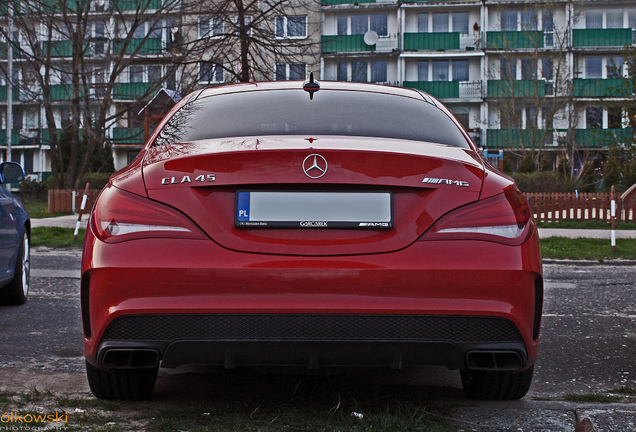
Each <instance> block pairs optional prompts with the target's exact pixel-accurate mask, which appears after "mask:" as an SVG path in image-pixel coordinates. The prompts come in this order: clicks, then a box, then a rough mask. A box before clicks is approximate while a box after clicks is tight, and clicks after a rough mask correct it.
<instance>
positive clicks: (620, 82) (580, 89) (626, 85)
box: [574, 78, 634, 98]
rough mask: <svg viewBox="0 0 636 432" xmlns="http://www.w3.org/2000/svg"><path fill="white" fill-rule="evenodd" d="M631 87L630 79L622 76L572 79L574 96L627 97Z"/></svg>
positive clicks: (629, 94) (631, 92)
mask: <svg viewBox="0 0 636 432" xmlns="http://www.w3.org/2000/svg"><path fill="white" fill-rule="evenodd" d="M633 89H634V88H633V85H632V81H631V80H629V79H624V78H610V79H575V80H574V97H593V98H596V97H628V96H631V95H632V94H633Z"/></svg>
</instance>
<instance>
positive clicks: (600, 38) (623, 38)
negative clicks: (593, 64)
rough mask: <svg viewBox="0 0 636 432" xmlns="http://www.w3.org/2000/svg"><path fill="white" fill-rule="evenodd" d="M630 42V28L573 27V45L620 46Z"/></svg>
mask: <svg viewBox="0 0 636 432" xmlns="http://www.w3.org/2000/svg"><path fill="white" fill-rule="evenodd" d="M631 44H632V29H630V28H626V29H574V30H572V46H573V47H575V48H576V47H605V46H617V47H622V46H625V45H631Z"/></svg>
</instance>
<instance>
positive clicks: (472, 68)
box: [0, 0, 636, 178]
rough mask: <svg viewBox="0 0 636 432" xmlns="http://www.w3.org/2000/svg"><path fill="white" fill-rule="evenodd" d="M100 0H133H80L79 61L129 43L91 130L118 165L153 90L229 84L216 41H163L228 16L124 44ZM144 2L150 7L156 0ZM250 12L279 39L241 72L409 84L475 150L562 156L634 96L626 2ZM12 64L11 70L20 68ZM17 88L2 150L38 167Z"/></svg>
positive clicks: (60, 105)
mask: <svg viewBox="0 0 636 432" xmlns="http://www.w3.org/2000/svg"><path fill="white" fill-rule="evenodd" d="M166 1H168V0H163V2H166ZM113 2H119V7H118V10H120V9H122V8H123V9H125V7H126V5H131V6H130V7H131V8H132V6H133V5H134V4H135V0H95V1H93V2H91V4H92V6H91V7H92V9H91V12H90V14H89V15H90V16H89V18H90V20H91V22H92V24H91V25H92V27H90V31H89V33H88V38H87V39H88V40H87V43H89V44H90V46H89V49H90V50H91V52H92V53H93V54H92V57H89V60H90V59H91V58H92V59H95V60H96V63H100V65H101V66H100V68H102V69H101V70H106V71H108V70H109V68H110V69H113V68H114V67H116V66H119V63H114V62H113V63H111V64H110V65H108V64H107V65H104V61H103V60H104V57H103V54H104V53H113V52H117V51H118V50H119V51H120V52H121V50H124V54H126V52H125V50H129V51H130V52H129V57H130V61H129V63H128V64H126V65H125V68H124V69H123V70H122V72H121V73H120V74H119V75H118V76H117V79H116V80H115V81H116V82H115V83H114V85H113V86H111V87H109V89H112V90H109V91H112V93H111V94H112V100H111V102H110V103H109V105H108V110H109V117H110V118H111V119H112V120H111V121H110V122H109V123H108V127H107V128H106V136H105V137H104V139H105V140H106V141H107V142H109V143H110V144H111V145H112V152H113V157H114V161H115V168H116V169H119V168H122V167H123V166H125V165H126V164H127V163H129V162H130V160H132V158H133V157H134V156H135V155H136V154H137V152H138V151H139V149H140V148H141V145H142V144H143V141H144V135H145V134H144V129H143V121H144V119H143V116H142V115H140V114H139V110H140V108H142V107H143V106H144V105H145V103H147V102H148V100H150V99H152V96H153V95H154V94H156V92H157V90H158V89H159V88H166V89H169V90H172V91H176V92H177V93H181V94H185V93H187V92H188V91H190V90H192V89H194V88H197V87H200V86H205V85H215V84H221V83H227V82H234V81H236V80H237V75H236V74H235V73H231V72H232V71H233V70H236V69H239V68H240V65H237V64H235V63H236V60H233V57H231V56H229V55H227V52H225V53H223V55H221V52H220V51H219V49H218V47H219V46H220V44H219V43H217V44H214V43H211V44H208V45H205V44H204V45H202V46H203V48H201V50H200V51H197V54H196V55H195V56H192V57H194V58H195V59H196V61H187V62H182V63H178V64H177V62H175V55H174V54H175V53H174V52H173V48H174V42H175V40H176V38H179V42H180V43H182V42H183V41H184V40H185V41H186V42H188V43H191V44H196V43H199V42H201V41H208V42H209V41H215V40H217V41H220V40H221V39H222V38H223V37H224V35H225V36H227V35H228V34H229V33H231V31H230V30H228V29H229V28H238V27H236V25H235V24H236V18H233V15H232V14H231V13H230V14H227V13H225V14H224V15H223V16H220V15H215V14H214V13H212V12H210V10H207V11H205V10H186V9H185V8H182V9H180V10H179V11H174V10H173V13H172V14H170V13H163V14H162V15H161V16H160V17H158V18H157V19H154V20H151V21H150V20H149V21H148V22H146V23H144V24H142V25H139V26H137V27H135V29H134V30H132V31H134V33H135V34H134V37H133V38H132V42H133V44H132V46H131V44H128V45H127V46H126V47H121V46H118V43H119V42H118V40H120V39H119V38H118V37H110V36H109V35H114V36H118V35H121V34H122V32H126V26H125V25H122V23H121V22H119V21H122V20H123V21H125V20H126V14H125V13H123V14H122V13H120V14H117V15H114V14H113V13H112V11H113V4H112V3H113ZM153 2H155V3H157V5H156V8H157V9H158V8H160V7H161V6H162V4H164V3H162V0H153ZM184 11H185V13H184ZM257 13H258V11H255V12H254V11H253V13H252V16H257ZM2 14H3V16H2V18H0V21H2V22H1V23H0V24H2V26H6V24H7V19H8V17H7V8H6V5H5V7H4V9H3V10H2ZM131 14H132V12H131ZM258 21H259V24H258V26H260V27H257V26H255V27H254V28H253V29H252V30H250V31H260V30H259V29H263V28H267V29H268V31H269V32H270V33H269V34H270V37H271V39H272V42H273V43H275V44H276V43H277V44H278V45H279V46H280V47H284V49H278V50H276V51H267V50H265V49H263V50H261V51H260V52H261V54H260V56H259V58H258V59H253V60H252V61H253V62H254V63H260V64H259V66H258V67H254V71H253V73H252V75H251V76H250V79H254V80H273V79H277V80H287V79H300V80H302V79H305V77H306V76H307V75H308V74H309V72H314V73H315V74H316V75H317V76H320V79H322V80H340V81H360V82H373V83H381V84H389V85H397V86H404V87H412V88H416V89H420V90H422V91H425V92H428V93H430V94H432V95H433V96H435V97H437V98H439V99H440V100H442V101H443V102H444V103H445V104H446V105H447V106H448V107H449V109H450V110H451V111H452V112H453V113H454V114H455V116H456V117H457V119H458V120H459V121H460V122H461V123H462V124H463V125H464V127H465V128H466V129H467V130H468V132H469V134H470V135H471V136H472V138H473V139H474V141H475V142H476V143H478V144H479V145H480V146H481V147H482V148H484V149H486V151H487V152H489V153H492V152H495V151H496V152H498V151H499V150H502V151H504V152H506V153H511V154H516V155H520V154H523V153H524V152H527V151H535V152H536V151H539V152H542V154H544V155H547V156H549V158H551V160H552V162H553V163H554V164H556V163H557V160H558V158H559V157H562V156H563V155H567V157H568V158H570V159H571V162H573V163H574V164H575V163H576V159H577V158H578V155H579V154H580V153H581V152H586V151H589V150H604V149H607V148H608V147H609V146H611V145H614V144H628V143H631V142H632V141H633V132H632V127H633V119H634V114H635V113H634V112H632V111H633V108H632V106H633V105H635V104H634V99H635V98H634V96H633V90H632V86H631V80H630V79H629V73H630V70H629V69H630V68H629V63H630V60H629V59H630V57H629V56H630V50H629V48H628V47H630V46H632V45H633V42H634V40H635V34H636V1H605V2H600V1H573V0H569V1H565V0H553V1H490V0H484V1H481V0H449V1H429V0H419V1H416V0H321V3H320V4H315V3H313V2H307V1H302V0H295V1H290V2H289V5H288V7H287V9H286V10H285V11H284V13H276V14H271V16H260V17H259V18H258ZM233 26H234V27H233ZM232 31H234V30H232ZM14 34H15V39H14V43H16V41H17V42H18V43H20V44H21V46H22V42H21V40H20V38H22V37H23V36H22V35H21V33H20V32H19V31H17V32H15V33H14ZM42 34H43V37H42V41H41V42H42V44H49V43H50V44H55V50H54V54H55V55H54V58H53V60H54V61H55V62H57V64H58V66H57V67H56V68H55V70H56V71H57V72H56V73H55V74H51V77H50V84H51V98H52V99H54V105H55V109H54V111H55V116H56V122H58V125H57V126H58V127H61V125H62V123H63V121H64V118H65V116H67V115H68V112H69V108H68V105H69V101H70V97H69V95H68V88H69V85H70V83H69V82H68V81H69V74H68V73H65V67H66V66H65V63H68V61H69V57H68V56H69V55H71V54H72V53H71V51H70V50H69V48H68V41H65V38H64V35H63V34H55V35H54V37H53V39H47V38H46V32H42ZM127 40H131V39H127ZM135 41H137V42H135ZM0 43H3V45H2V47H3V48H2V49H0V65H1V66H2V71H3V73H2V74H0V111H1V112H2V124H1V128H0V149H5V154H4V156H3V157H5V158H6V148H7V109H8V107H7V105H8V99H7V94H8V93H7V79H6V76H7V75H6V73H7V72H6V71H7V70H8V68H7V63H8V56H7V49H6V47H7V42H6V38H4V39H3V40H2V41H0ZM135 43H136V44H138V45H135ZM139 46H141V48H142V49H138V47H139ZM193 52H194V51H193ZM100 56H101V57H100ZM97 59H101V60H100V61H99V62H98V61H97ZM13 61H14V63H16V64H19V63H20V62H23V61H24V60H23V59H20V58H14V60H13ZM18 69H19V70H25V69H24V68H22V69H20V68H18ZM15 70H16V69H14V72H13V75H14V80H15V81H18V82H21V81H24V80H25V79H26V78H27V77H26V76H23V75H22V73H23V72H18V73H16V72H15ZM96 70H97V69H96ZM107 77H108V74H100V73H94V74H92V75H91V76H90V77H88V79H89V80H90V82H91V84H92V86H91V88H92V89H93V90H92V91H94V96H95V98H100V97H102V94H100V91H103V89H104V88H105V86H104V82H103V81H104V80H105V79H107ZM22 84H23V83H22ZM25 89H26V90H25ZM28 89H29V87H28V86H25V85H17V86H14V89H13V99H12V102H13V106H12V111H13V114H12V124H13V125H12V126H13V127H12V133H11V136H12V146H11V147H12V155H11V157H12V159H13V160H17V161H19V162H22V163H23V165H24V166H25V168H26V169H27V171H28V172H29V173H33V174H35V175H37V176H38V178H45V177H46V173H47V171H50V158H49V157H48V153H47V152H48V148H47V139H46V138H47V135H48V130H47V128H46V122H45V120H44V118H45V113H44V110H43V108H42V107H41V105H40V104H39V100H38V97H37V93H38V88H37V86H34V87H33V88H32V89H31V91H27V90H28Z"/></svg>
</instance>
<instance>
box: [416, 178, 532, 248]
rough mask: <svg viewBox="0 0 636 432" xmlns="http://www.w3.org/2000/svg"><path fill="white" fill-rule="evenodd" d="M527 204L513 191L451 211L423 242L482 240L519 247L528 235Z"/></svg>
mask: <svg viewBox="0 0 636 432" xmlns="http://www.w3.org/2000/svg"><path fill="white" fill-rule="evenodd" d="M530 221H531V215H530V209H529V207H528V203H527V202H526V200H525V198H524V197H523V195H522V194H521V192H519V189H517V188H516V187H511V188H509V189H507V190H506V191H504V193H502V194H499V195H495V196H493V197H490V198H486V199H483V200H480V201H477V202H475V203H472V204H468V205H466V206H464V207H460V208H458V209H456V210H453V211H451V212H450V213H448V214H447V215H445V216H444V217H442V218H441V219H440V220H439V221H437V222H436V223H435V224H434V225H433V226H432V227H431V228H429V230H428V231H427V232H426V233H425V234H424V236H422V240H442V239H481V240H491V241H496V242H499V243H506V244H521V243H523V242H524V241H525V240H526V238H527V235H528V232H529V230H528V229H527V228H528V227H529V226H530Z"/></svg>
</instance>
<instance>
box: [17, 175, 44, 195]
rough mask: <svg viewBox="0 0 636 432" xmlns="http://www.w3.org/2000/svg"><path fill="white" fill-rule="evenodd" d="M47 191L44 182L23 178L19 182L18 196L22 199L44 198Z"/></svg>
mask: <svg viewBox="0 0 636 432" xmlns="http://www.w3.org/2000/svg"><path fill="white" fill-rule="evenodd" d="M47 192H48V187H47V185H46V182H41V181H37V180H31V179H30V178H25V179H24V180H22V182H21V183H20V196H21V197H22V199H24V200H46V199H47Z"/></svg>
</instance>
